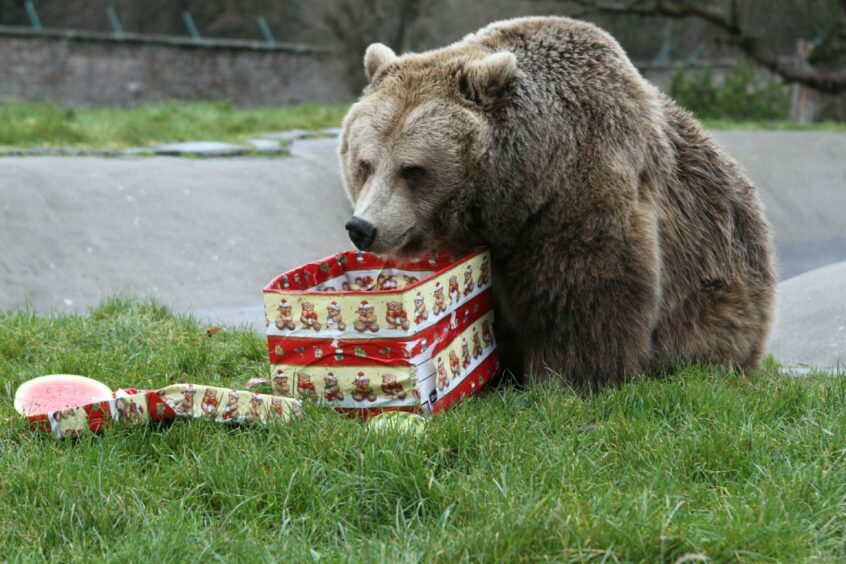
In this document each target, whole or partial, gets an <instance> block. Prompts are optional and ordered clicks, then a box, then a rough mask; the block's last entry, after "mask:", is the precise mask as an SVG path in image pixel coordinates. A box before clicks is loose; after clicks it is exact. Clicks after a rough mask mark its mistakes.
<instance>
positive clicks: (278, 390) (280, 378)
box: [271, 368, 291, 396]
mask: <svg viewBox="0 0 846 564" xmlns="http://www.w3.org/2000/svg"><path fill="white" fill-rule="evenodd" d="M271 381H272V384H273V395H276V396H290V395H291V386H290V384H288V376H287V375H286V374H285V371H284V370H282V369H281V368H280V369H277V370H276V374H274V375H273V378H271Z"/></svg>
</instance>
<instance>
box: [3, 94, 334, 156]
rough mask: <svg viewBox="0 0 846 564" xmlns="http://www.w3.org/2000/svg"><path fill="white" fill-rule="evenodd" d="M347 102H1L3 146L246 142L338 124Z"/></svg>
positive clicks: (105, 146) (115, 145)
mask: <svg viewBox="0 0 846 564" xmlns="http://www.w3.org/2000/svg"><path fill="white" fill-rule="evenodd" d="M347 108H348V106H345V105H339V106H325V105H319V104H300V105H296V106H282V107H273V108H254V109H237V108H234V107H232V105H231V104H229V103H227V102H172V103H164V104H152V105H146V106H140V107H138V108H135V109H130V110H127V109H117V108H103V109H73V108H66V107H62V106H57V105H55V104H51V103H48V102H6V103H1V104H0V146H3V145H5V146H11V147H57V146H61V147H96V148H109V149H114V148H122V147H137V146H141V147H143V146H147V145H154V144H157V143H170V142H176V141H197V140H216V141H232V142H237V141H243V140H245V139H249V138H250V137H251V136H254V135H256V134H258V133H265V132H270V131H281V130H286V129H309V130H311V129H320V128H324V127H338V126H339V125H340V123H341V119H342V118H343V116H344V113H345V112H346V110H347Z"/></svg>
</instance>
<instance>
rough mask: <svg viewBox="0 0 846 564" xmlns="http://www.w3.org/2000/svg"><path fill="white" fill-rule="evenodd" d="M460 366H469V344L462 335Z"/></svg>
mask: <svg viewBox="0 0 846 564" xmlns="http://www.w3.org/2000/svg"><path fill="white" fill-rule="evenodd" d="M461 366H462V368H467V367H468V366H470V346H469V345H468V344H467V339H466V338H464V337H461Z"/></svg>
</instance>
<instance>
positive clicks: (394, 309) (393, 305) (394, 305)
mask: <svg viewBox="0 0 846 564" xmlns="http://www.w3.org/2000/svg"><path fill="white" fill-rule="evenodd" d="M401 311H402V303H401V302H388V313H400V312H401Z"/></svg>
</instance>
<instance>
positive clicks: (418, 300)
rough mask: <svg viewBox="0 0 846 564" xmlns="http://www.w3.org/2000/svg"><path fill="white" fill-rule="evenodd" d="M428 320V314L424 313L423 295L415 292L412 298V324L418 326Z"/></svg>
mask: <svg viewBox="0 0 846 564" xmlns="http://www.w3.org/2000/svg"><path fill="white" fill-rule="evenodd" d="M427 319H429V312H428V311H426V302H424V301H423V294H421V293H420V292H417V295H416V296H414V323H416V324H420V323H422V322H423V321H425V320H427Z"/></svg>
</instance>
